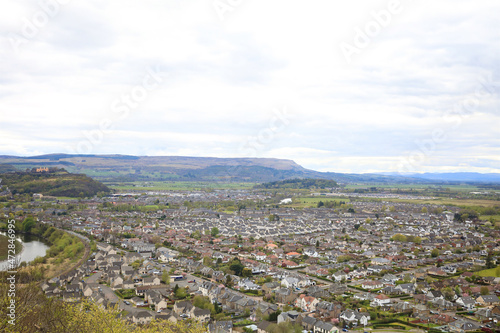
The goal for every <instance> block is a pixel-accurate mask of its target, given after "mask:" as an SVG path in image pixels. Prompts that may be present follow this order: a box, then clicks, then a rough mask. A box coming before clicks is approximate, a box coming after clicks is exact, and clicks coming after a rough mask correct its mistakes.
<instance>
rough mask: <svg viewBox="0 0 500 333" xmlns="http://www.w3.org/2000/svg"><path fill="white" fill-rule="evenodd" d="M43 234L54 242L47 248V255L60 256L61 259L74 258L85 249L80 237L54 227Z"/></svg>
mask: <svg viewBox="0 0 500 333" xmlns="http://www.w3.org/2000/svg"><path fill="white" fill-rule="evenodd" d="M42 236H43V238H45V239H46V240H47V241H49V243H50V244H52V245H51V246H50V248H49V249H48V250H47V256H49V257H58V259H59V260H60V261H62V260H64V259H67V258H69V259H73V258H75V257H77V256H79V255H80V254H82V253H83V251H84V250H85V245H83V243H82V241H81V240H80V239H79V238H78V237H76V236H73V235H70V234H68V233H66V232H64V231H61V230H58V229H56V228H54V227H50V228H48V229H47V230H46V231H45V232H44V233H43V234H42Z"/></svg>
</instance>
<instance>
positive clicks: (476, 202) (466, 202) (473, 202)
mask: <svg viewBox="0 0 500 333" xmlns="http://www.w3.org/2000/svg"><path fill="white" fill-rule="evenodd" d="M363 199H367V200H374V199H373V198H363ZM382 200H383V201H389V202H406V203H414V204H428V205H448V206H458V207H471V206H472V207H473V206H481V207H495V206H499V205H500V201H498V200H481V199H452V198H436V199H391V198H384V199H379V201H382Z"/></svg>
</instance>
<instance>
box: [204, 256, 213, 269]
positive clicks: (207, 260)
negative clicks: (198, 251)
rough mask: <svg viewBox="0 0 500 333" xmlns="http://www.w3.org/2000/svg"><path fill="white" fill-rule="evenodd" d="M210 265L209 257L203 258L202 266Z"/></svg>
mask: <svg viewBox="0 0 500 333" xmlns="http://www.w3.org/2000/svg"><path fill="white" fill-rule="evenodd" d="M211 265H212V259H211V258H210V257H206V256H205V257H203V266H207V267H210V266H211Z"/></svg>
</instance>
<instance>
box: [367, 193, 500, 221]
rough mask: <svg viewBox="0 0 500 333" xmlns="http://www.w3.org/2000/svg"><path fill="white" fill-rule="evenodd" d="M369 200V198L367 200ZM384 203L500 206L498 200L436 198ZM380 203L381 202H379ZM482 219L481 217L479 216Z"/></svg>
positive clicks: (396, 200) (391, 200) (390, 200)
mask: <svg viewBox="0 0 500 333" xmlns="http://www.w3.org/2000/svg"><path fill="white" fill-rule="evenodd" d="M367 199H371V198H367ZM383 200H384V201H389V202H405V203H414V204H428V205H447V206H458V207H471V206H481V207H494V206H498V205H500V201H498V200H481V199H450V198H436V199H422V200H421V199H391V198H384V199H383ZM380 201H381V200H380ZM481 218H482V216H481Z"/></svg>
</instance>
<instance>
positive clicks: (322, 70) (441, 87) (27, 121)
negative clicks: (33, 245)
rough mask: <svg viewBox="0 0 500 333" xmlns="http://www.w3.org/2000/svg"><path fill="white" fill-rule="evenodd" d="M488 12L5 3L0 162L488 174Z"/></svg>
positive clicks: (236, 3) (452, 6)
mask: <svg viewBox="0 0 500 333" xmlns="http://www.w3.org/2000/svg"><path fill="white" fill-rule="evenodd" d="M499 12H500V3H499V2H498V0H490V1H487V0H484V1H483V0H477V1H459V0H441V1H438V2H437V1H435V0H432V1H428V0H419V1H416V0H413V1H412V0H401V1H398V0H395V1H392V0H386V1H378V0H377V1H375V0H367V1H351V2H347V1H343V2H340V3H338V1H331V0H324V1H320V0H313V1H296V0H286V1H285V0H276V1H269V0H267V1H264V0H217V1H213V0H204V1H195V0H192V1H181V0H142V1H131V0H119V1H118V0H110V1H97V0H86V1H76V0H73V1H70V0H41V1H38V0H4V1H2V2H1V4H0V154H6V155H22V156H30V155H36V154H43V153H56V152H60V153H92V154H108V153H119V154H133V155H188V156H216V157H276V158H287V159H293V160H295V161H296V162H297V163H299V164H301V165H303V166H304V167H307V168H311V169H315V170H321V171H336V172H379V171H380V172H381V171H403V172H405V171H410V172H413V171H416V172H426V171H430V172H445V171H446V172H448V171H477V172H500V134H499V133H500V114H499V112H500V107H499V106H500V97H499V93H500V84H499V83H500V21H499V20H498V13H499Z"/></svg>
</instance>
